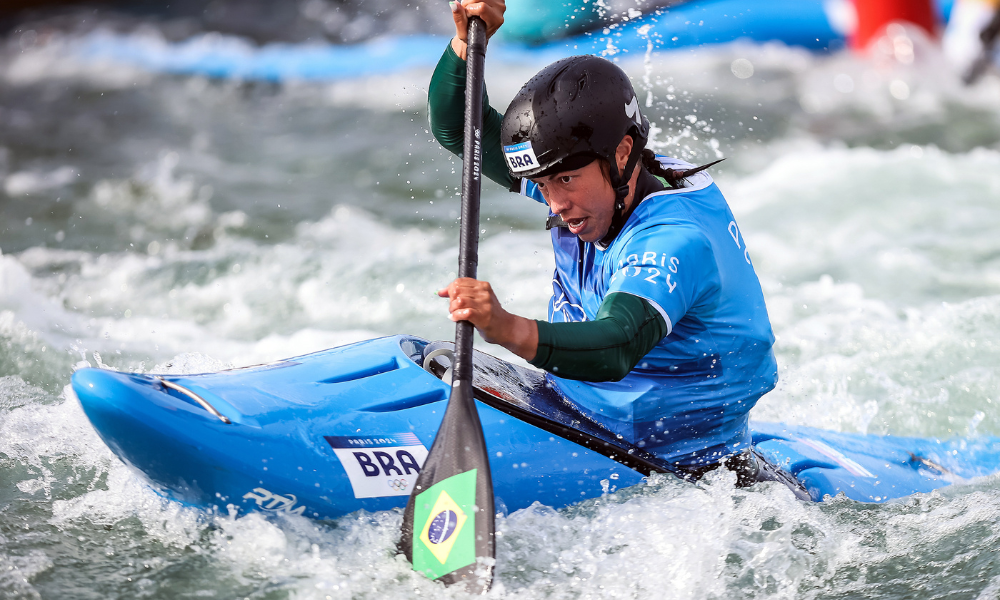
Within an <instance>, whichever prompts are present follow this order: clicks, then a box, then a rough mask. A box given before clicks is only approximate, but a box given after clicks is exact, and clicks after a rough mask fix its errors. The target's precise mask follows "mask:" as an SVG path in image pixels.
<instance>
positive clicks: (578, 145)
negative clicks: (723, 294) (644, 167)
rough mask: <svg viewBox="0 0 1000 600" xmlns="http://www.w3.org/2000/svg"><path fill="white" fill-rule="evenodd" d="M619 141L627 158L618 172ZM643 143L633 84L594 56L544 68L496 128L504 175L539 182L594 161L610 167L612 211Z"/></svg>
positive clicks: (644, 127)
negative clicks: (627, 142)
mask: <svg viewBox="0 0 1000 600" xmlns="http://www.w3.org/2000/svg"><path fill="white" fill-rule="evenodd" d="M626 135H631V136H632V141H633V145H632V153H631V154H630V155H629V160H628V163H627V164H626V165H625V169H624V172H623V173H618V164H617V162H616V161H615V151H616V150H617V149H618V144H619V143H620V142H621V141H622V138H623V137H625V136H626ZM648 137H649V120H648V119H646V117H645V116H644V115H642V114H641V113H640V112H639V101H638V98H637V97H636V95H635V89H633V88H632V82H631V81H629V78H628V75H626V74H625V72H624V71H622V70H621V69H620V68H619V67H618V66H617V65H615V64H614V63H612V62H611V61H609V60H606V59H603V58H600V57H597V56H590V55H587V56H571V57H569V58H564V59H562V60H559V61H556V62H554V63H552V64H551V65H549V66H547V67H545V68H544V69H542V70H541V71H539V72H538V74H537V75H535V76H534V77H532V78H531V79H530V80H529V81H528V83H526V84H524V87H522V88H521V91H520V92H518V93H517V96H515V97H514V100H513V101H512V102H511V103H510V106H509V107H507V112H506V113H505V114H504V117H503V125H502V126H501V129H500V139H501V143H502V144H503V147H504V148H503V150H504V156H505V157H506V159H507V168H508V170H510V172H511V174H512V175H513V176H514V177H515V178H517V177H538V176H541V175H547V174H549V173H558V172H560V171H566V170H571V169H575V168H579V167H581V166H583V165H584V164H586V163H588V162H590V161H591V160H593V159H594V158H603V159H605V160H607V161H608V162H609V163H610V165H611V186H612V187H613V188H614V189H615V193H616V196H617V199H616V202H615V204H616V208H618V206H617V205H619V204H622V205H623V201H624V199H625V196H627V195H628V180H629V179H630V178H631V176H632V171H633V169H634V168H635V165H636V164H637V163H638V161H639V158H640V156H641V154H642V150H643V148H645V147H646V140H647V138H648Z"/></svg>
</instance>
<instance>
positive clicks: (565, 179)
mask: <svg viewBox="0 0 1000 600" xmlns="http://www.w3.org/2000/svg"><path fill="white" fill-rule="evenodd" d="M572 180H573V178H572V177H571V176H569V175H563V176H562V177H560V178H559V182H560V183H564V184H565V183H569V182H570V181H572Z"/></svg>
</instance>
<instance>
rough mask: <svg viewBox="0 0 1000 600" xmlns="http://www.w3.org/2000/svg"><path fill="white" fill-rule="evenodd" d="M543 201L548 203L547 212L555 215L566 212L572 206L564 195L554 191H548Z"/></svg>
mask: <svg viewBox="0 0 1000 600" xmlns="http://www.w3.org/2000/svg"><path fill="white" fill-rule="evenodd" d="M545 200H546V201H548V203H549V210H551V211H552V213H553V214H556V215H558V214H560V213H563V212H566V211H567V210H569V207H570V206H571V205H572V203H571V202H569V198H567V197H566V195H565V194H563V193H560V192H558V191H556V190H552V191H550V192H549V193H548V194H547V195H546V197H545Z"/></svg>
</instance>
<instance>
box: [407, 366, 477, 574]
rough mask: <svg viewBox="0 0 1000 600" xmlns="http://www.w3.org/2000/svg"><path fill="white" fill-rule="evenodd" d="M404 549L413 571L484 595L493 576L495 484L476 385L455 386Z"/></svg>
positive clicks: (419, 485)
mask: <svg viewBox="0 0 1000 600" xmlns="http://www.w3.org/2000/svg"><path fill="white" fill-rule="evenodd" d="M400 546H401V547H402V550H403V552H404V554H405V555H406V557H407V558H408V559H409V560H410V561H411V562H412V563H413V569H414V570H415V571H419V572H421V573H423V574H425V575H427V577H429V578H431V579H437V580H440V581H442V582H444V583H445V584H448V585H451V584H454V583H459V582H461V583H463V584H464V585H465V587H466V589H468V590H469V591H470V592H473V593H483V592H485V591H487V590H488V589H489V587H490V584H491V582H492V578H493V557H494V554H495V547H494V513H493V482H492V478H491V476H490V463H489V459H488V457H487V454H486V441H485V439H484V438H483V430H482V427H481V425H480V423H479V414H478V413H477V412H476V406H475V402H474V401H473V398H472V386H471V385H464V384H458V385H457V387H453V388H452V395H451V399H450V400H449V401H448V408H447V410H446V411H445V414H444V419H443V420H442V422H441V428H440V429H439V430H438V434H437V437H436V438H435V439H434V444H433V445H432V446H431V450H430V454H429V455H428V456H427V460H426V462H424V466H423V467H422V468H421V470H420V475H419V476H418V477H417V482H416V484H415V485H414V487H413V492H412V493H411V494H410V500H409V502H408V503H407V505H406V512H405V513H404V515H403V527H402V540H401V542H400Z"/></svg>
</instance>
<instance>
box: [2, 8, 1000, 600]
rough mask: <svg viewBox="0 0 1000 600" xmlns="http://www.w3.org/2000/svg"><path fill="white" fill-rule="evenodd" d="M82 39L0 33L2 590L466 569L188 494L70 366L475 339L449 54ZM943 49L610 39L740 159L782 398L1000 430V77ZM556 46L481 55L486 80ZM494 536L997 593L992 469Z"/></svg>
mask: <svg viewBox="0 0 1000 600" xmlns="http://www.w3.org/2000/svg"><path fill="white" fill-rule="evenodd" d="M442 18H443V19H445V24H447V15H446V14H445V15H443V16H442ZM147 34H148V35H156V31H155V28H154V26H153V25H148V26H147ZM69 37H71V36H69V34H60V33H58V32H55V33H53V32H49V33H45V34H44V35H43V34H42V33H39V32H32V34H31V35H27V34H26V33H25V32H23V31H20V32H18V31H15V32H13V33H10V34H9V35H8V36H7V37H6V38H4V39H2V40H0V42H2V49H0V252H2V254H0V597H3V598H67V599H68V598H102V599H103V598H202V597H207V598H267V599H279V598H282V599H283V598H294V599H313V598H316V599H324V598H359V599H360V598H372V599H374V598H423V597H461V596H463V594H462V593H461V592H459V591H454V590H452V591H444V590H442V588H440V587H439V586H438V585H436V584H434V583H432V582H430V581H427V580H425V579H423V578H421V577H419V576H416V575H414V574H413V573H412V572H410V570H409V567H408V564H407V563H406V562H405V560H404V559H403V558H401V557H399V556H396V555H395V553H394V544H395V541H396V537H397V532H398V526H399V523H400V521H401V513H400V512H399V511H389V512H383V513H355V514H351V515H348V516H346V517H343V518H341V519H339V520H336V521H330V522H315V521H310V520H307V519H305V518H302V517H296V516H289V517H286V518H279V519H268V518H263V517H261V516H259V515H250V516H241V517H238V518H234V517H231V516H222V515H214V516H213V515H207V514H205V513H202V512H199V511H197V510H194V509H190V508H185V507H183V506H180V505H178V504H175V503H171V502H168V501H165V500H163V499H162V498H160V497H159V496H158V495H157V494H156V493H155V492H153V491H152V490H150V489H149V488H148V487H146V486H145V485H144V484H143V482H142V480H141V479H140V478H139V477H137V476H136V475H135V474H134V473H133V472H131V471H130V470H129V469H128V468H127V467H126V466H124V465H123V464H122V463H121V462H120V461H119V460H118V459H117V458H115V457H114V456H113V455H112V454H111V452H110V451H109V450H108V449H107V448H106V447H105V446H104V444H103V443H102V442H101V441H100V439H99V438H98V437H97V435H96V434H95V432H94V431H93V430H92V428H91V427H90V425H89V423H88V422H87V420H86V418H85V417H84V415H83V413H82V411H81V409H80V407H79V404H78V402H77V401H76V399H75V398H74V397H73V395H72V392H71V391H70V390H69V387H68V383H69V377H70V375H71V374H72V372H73V370H74V369H75V368H77V367H79V366H81V365H82V366H86V365H88V364H89V365H92V366H98V365H106V366H108V367H110V368H114V369H118V370H124V371H140V372H156V371H160V372H162V371H172V372H184V371H188V372H197V371H205V370H214V369H219V368H225V367H228V366H242V365H247V364H253V363H259V362H264V361H270V360H274V359H279V358H282V357H286V356H292V355H298V354H303V353H306V352H310V351H314V350H320V349H323V348H327V347H331V346H335V345H339V344H343V343H348V342H352V341H356V340H361V339H366V338H370V337H375V336H380V335H387V334H395V333H411V334H416V335H420V336H423V337H427V338H432V339H446V338H450V337H451V336H452V335H453V326H452V324H451V323H450V322H449V321H448V320H447V318H446V311H445V305H444V303H443V301H442V300H440V299H438V298H437V297H436V296H435V295H434V293H433V292H434V290H436V289H437V288H438V287H440V286H442V285H443V284H445V283H447V282H448V281H449V280H450V278H451V277H453V276H454V272H455V270H456V262H457V258H456V257H457V236H458V221H457V216H458V205H459V199H458V196H457V195H456V186H458V185H459V176H458V174H457V171H458V170H459V169H460V164H459V163H458V162H457V161H456V159H454V158H453V157H451V156H449V155H448V154H447V153H445V152H444V151H442V150H441V149H439V148H438V146H437V144H436V143H435V142H434V141H433V139H432V138H431V136H430V134H429V133H428V131H427V119H426V109H425V103H426V86H427V81H428V79H429V77H430V71H429V69H418V70H410V71H405V72H400V73H395V74H392V75H379V76H375V77H368V78H360V79H351V80H343V81H335V82H325V83H302V82H299V83H294V82H291V83H282V84H275V83H255V82H244V81H231V80H222V81H220V80H210V79H206V78H203V77H200V76H185V75H162V74H154V73H150V72H145V71H140V70H135V69H132V68H129V67H127V66H123V65H111V64H107V63H92V62H86V61H83V60H77V59H75V58H74V56H73V54H72V51H71V50H70V48H71V46H72V45H71V44H69V42H68V39H69ZM442 40H443V38H442ZM443 46H444V42H443V41H442V49H443ZM916 49H917V52H916V57H915V58H916V60H915V61H913V63H912V64H904V63H901V62H899V61H898V60H889V59H888V58H887V57H885V56H882V57H880V58H875V59H865V60H862V59H857V58H852V57H850V56H848V55H845V54H832V55H824V56H820V55H813V54H809V53H807V52H805V51H800V50H796V49H789V48H787V47H784V46H780V45H774V46H751V45H742V44H735V45H729V46H723V47H716V48H708V49H698V50H696V51H690V50H685V51H678V52H674V53H664V54H654V55H651V56H647V57H643V56H641V55H636V54H635V53H634V52H633V53H621V54H619V55H618V58H620V59H621V64H622V65H623V67H625V68H626V69H627V70H628V71H629V72H630V73H631V74H632V75H633V78H634V81H635V84H636V86H637V88H638V89H640V99H641V100H645V106H646V107H647V108H646V110H647V112H648V114H649V116H650V118H651V120H652V121H654V122H655V123H656V126H657V130H656V133H655V138H654V146H655V147H656V149H657V150H659V151H661V152H663V153H666V154H672V155H675V156H680V157H682V158H685V159H688V160H691V161H708V160H713V159H715V158H716V157H721V156H725V157H726V158H727V160H726V161H725V162H724V163H722V164H721V165H719V166H718V167H715V168H714V169H713V172H714V174H715V178H716V180H717V182H718V183H719V185H720V187H721V188H722V190H723V192H724V193H725V194H726V196H727V198H728V199H729V202H730V204H731V206H732V209H733V211H734V213H735V214H736V216H737V219H738V220H739V223H740V226H741V229H742V230H743V233H744V237H745V239H746V240H747V243H748V246H749V248H750V253H751V256H752V257H753V259H754V263H755V266H756V269H757V272H758V274H759V276H760V279H761V282H762V284H763V287H764V290H765V294H766V297H767V302H768V308H769V311H770V315H771V320H772V323H773V326H774V330H775V333H776V335H777V338H778V341H777V345H776V347H775V349H776V352H777V356H778V361H779V365H780V376H781V382H780V384H779V386H778V388H777V389H776V390H775V391H773V392H772V393H770V394H768V395H767V396H765V397H764V398H763V399H762V400H761V402H760V403H759V405H758V406H757V408H756V409H755V410H754V412H753V417H754V418H755V419H757V420H762V421H784V422H787V423H793V424H801V425H812V426H818V427H824V428H829V429H834V430H839V431H852V432H865V433H870V434H897V435H912V436H922V437H940V438H950V437H956V436H966V437H972V436H977V435H1000V233H998V232H1000V80H998V79H997V78H996V77H994V76H991V77H988V78H987V79H985V80H984V81H983V82H981V84H980V85H979V86H977V87H975V88H972V89H964V88H962V87H961V85H960V84H959V82H958V80H957V76H955V75H953V74H951V72H950V71H949V70H948V69H947V68H946V66H945V65H944V64H943V63H942V62H941V59H940V58H939V57H938V56H937V55H936V53H935V52H934V50H933V49H932V48H926V47H924V46H922V45H920V44H917V46H916ZM541 66H543V62H537V63H531V62H523V63H517V64H503V63H490V62H489V58H487V77H488V82H489V89H490V96H491V98H492V99H493V102H494V105H495V106H497V107H499V108H500V109H501V110H502V109H503V108H504V107H505V106H506V103H507V99H509V98H510V97H511V96H512V94H513V93H514V91H515V90H516V89H517V88H518V87H519V86H520V84H521V83H522V82H523V81H525V80H526V79H527V78H528V77H529V76H530V75H531V74H533V73H534V72H535V71H536V70H537V69H539V68H540V67H541ZM483 202H484V204H483V226H482V246H481V260H480V273H481V276H482V278H485V279H489V280H490V281H492V282H493V284H494V286H495V288H496V289H497V290H498V292H499V294H500V296H501V299H502V300H503V301H504V302H505V303H506V304H507V306H508V308H510V309H511V310H513V311H515V312H518V313H520V314H523V315H526V316H530V317H535V318H542V317H544V312H545V303H546V299H547V296H548V294H549V291H550V286H549V279H550V274H551V270H552V256H551V248H550V247H549V242H548V236H547V234H546V233H545V231H544V221H545V216H546V214H545V211H544V208H543V207H540V206H537V205H534V204H533V203H531V202H529V201H526V200H524V199H519V197H517V196H514V195H511V194H508V193H506V192H505V191H503V190H501V189H499V187H498V186H496V185H493V184H491V183H489V184H487V186H486V188H485V190H484V201H483ZM480 347H481V348H482V349H484V350H488V351H491V352H494V353H496V354H498V355H499V356H501V357H505V358H509V355H507V354H505V353H503V352H497V351H495V349H489V348H487V347H485V344H481V346H480ZM497 527H498V531H499V532H500V537H499V538H498V539H499V545H498V568H497V579H496V583H495V585H494V589H493V590H492V592H491V593H490V595H491V597H494V598H531V599H533V598H553V599H556V598H682V599H687V598H692V599H695V598H719V599H721V598H727V599H728V598H760V599H764V598H816V599H832V598H881V599H903V598H949V599H952V598H954V599H959V598H968V599H978V600H988V599H995V598H1000V556H998V553H997V550H998V548H1000V478H998V477H997V476H992V477H986V478H982V479H977V480H970V481H961V482H958V483H957V484H956V485H953V486H950V487H948V488H945V489H942V490H940V491H937V492H934V493H930V494H923V495H916V496H912V497H907V498H903V499H899V500H894V501H891V502H888V503H886V504H882V505H866V504H860V503H857V502H853V501H848V500H844V499H832V500H830V501H828V502H825V503H820V504H807V503H802V502H798V501H796V500H794V499H793V498H792V497H791V495H790V494H789V493H788V491H787V490H786V489H784V488H782V487H780V486H771V485H759V486H757V487H755V488H753V489H745V490H737V489H735V488H734V487H733V485H732V477H731V476H728V475H726V474H713V475H711V476H709V477H708V478H707V479H706V480H705V481H704V482H702V483H701V484H699V485H691V484H682V483H678V482H676V481H673V480H671V479H668V478H660V477H653V478H651V479H650V480H649V481H648V482H647V483H644V484H642V485H639V486H636V487H633V488H628V489H624V490H620V491H617V492H615V493H612V494H609V495H605V496H602V497H600V498H599V499H596V500H590V501H586V502H583V503H581V504H579V505H576V506H573V507H570V508H567V509H562V510H553V509H551V508H547V507H544V506H535V507H532V508H529V509H526V510H521V511H517V512H514V513H511V514H504V515H501V516H500V517H499V519H498V522H497Z"/></svg>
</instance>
